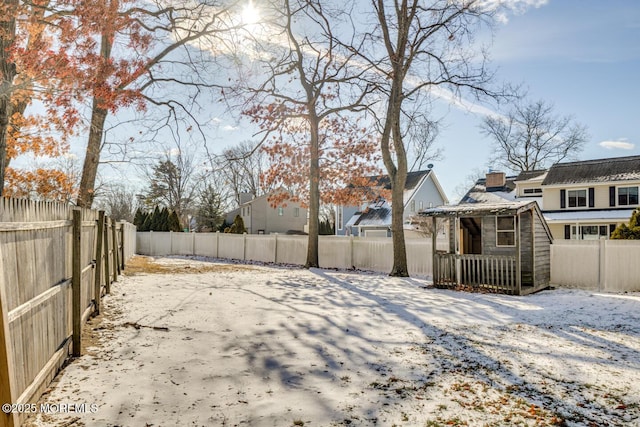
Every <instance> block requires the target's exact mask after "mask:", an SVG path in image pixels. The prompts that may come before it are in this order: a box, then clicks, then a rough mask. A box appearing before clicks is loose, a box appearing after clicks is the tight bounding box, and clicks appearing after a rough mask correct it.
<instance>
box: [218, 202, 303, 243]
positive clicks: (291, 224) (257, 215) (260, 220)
mask: <svg viewBox="0 0 640 427" xmlns="http://www.w3.org/2000/svg"><path fill="white" fill-rule="evenodd" d="M271 194H272V193H268V194H264V195H262V196H259V197H256V198H254V199H251V200H242V201H243V203H241V204H240V206H239V207H238V208H237V209H234V210H233V211H231V212H229V213H227V222H228V223H232V222H233V220H234V218H235V216H236V215H240V216H241V217H242V220H243V221H244V226H245V227H246V229H247V233H248V234H272V233H280V234H303V233H305V227H306V225H307V209H306V208H304V207H302V205H301V204H300V203H297V202H291V201H287V202H286V206H277V207H272V206H271V204H270V203H269V196H270V195H271Z"/></svg>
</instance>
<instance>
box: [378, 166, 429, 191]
mask: <svg viewBox="0 0 640 427" xmlns="http://www.w3.org/2000/svg"><path fill="white" fill-rule="evenodd" d="M431 171H432V169H427V170H422V171H413V172H409V173H407V182H406V183H405V184H404V189H405V191H407V190H414V189H415V188H416V187H418V185H419V184H420V182H421V181H422V179H423V177H425V176H427V175H429V174H430V173H431ZM367 179H368V180H369V182H370V183H371V186H372V187H382V188H383V189H385V190H391V179H389V175H375V176H370V177H367Z"/></svg>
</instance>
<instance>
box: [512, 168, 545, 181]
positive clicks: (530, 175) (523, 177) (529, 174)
mask: <svg viewBox="0 0 640 427" xmlns="http://www.w3.org/2000/svg"><path fill="white" fill-rule="evenodd" d="M546 173H547V170H546V169H544V170H534V171H522V172H520V173H519V174H518V176H517V177H516V179H515V182H522V181H529V180H534V179H536V178H537V179H540V178H544V176H543V175H544V174H546Z"/></svg>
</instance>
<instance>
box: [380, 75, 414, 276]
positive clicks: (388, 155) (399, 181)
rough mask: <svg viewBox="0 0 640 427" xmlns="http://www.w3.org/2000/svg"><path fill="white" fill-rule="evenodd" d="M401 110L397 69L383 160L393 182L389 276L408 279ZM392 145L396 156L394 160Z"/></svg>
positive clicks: (383, 138) (383, 142) (383, 143)
mask: <svg viewBox="0 0 640 427" xmlns="http://www.w3.org/2000/svg"><path fill="white" fill-rule="evenodd" d="M401 111H402V74H401V70H400V69H399V68H398V69H397V72H396V73H395V75H394V79H393V83H392V86H391V92H390V94H389V101H388V107H387V118H386V119H385V125H384V130H383V132H382V137H381V139H380V140H381V151H382V160H383V162H384V165H385V167H386V168H387V173H388V174H389V180H390V181H391V239H392V243H393V268H392V269H391V273H389V275H390V276H397V277H409V268H408V267H407V248H406V245H405V241H404V220H403V216H404V186H405V184H406V182H407V169H408V164H407V152H406V147H405V146H404V142H403V140H402V128H401V125H400V115H401ZM391 144H393V152H394V154H395V162H394V160H393V157H394V155H393V154H392V150H391Z"/></svg>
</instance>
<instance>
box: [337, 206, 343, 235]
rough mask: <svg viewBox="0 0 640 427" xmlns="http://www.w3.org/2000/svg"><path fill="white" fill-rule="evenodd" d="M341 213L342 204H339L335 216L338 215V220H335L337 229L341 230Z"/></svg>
mask: <svg viewBox="0 0 640 427" xmlns="http://www.w3.org/2000/svg"><path fill="white" fill-rule="evenodd" d="M342 214H343V212H342V206H340V207H339V208H338V213H337V216H338V221H337V222H338V230H342V229H343V228H344V226H343V224H342Z"/></svg>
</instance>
